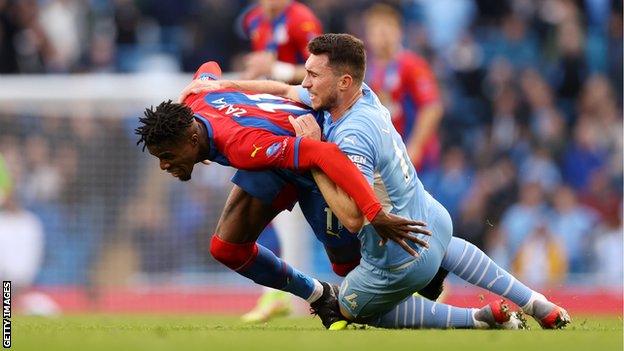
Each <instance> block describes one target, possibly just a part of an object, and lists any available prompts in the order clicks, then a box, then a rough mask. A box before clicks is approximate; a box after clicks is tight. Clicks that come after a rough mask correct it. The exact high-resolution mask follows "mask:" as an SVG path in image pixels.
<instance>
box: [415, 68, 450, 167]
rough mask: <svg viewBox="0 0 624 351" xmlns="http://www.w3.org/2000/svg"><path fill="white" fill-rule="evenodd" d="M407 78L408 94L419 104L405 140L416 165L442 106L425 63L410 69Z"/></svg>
mask: <svg viewBox="0 0 624 351" xmlns="http://www.w3.org/2000/svg"><path fill="white" fill-rule="evenodd" d="M410 72H411V77H410V79H409V81H410V83H409V86H410V87H409V88H410V95H411V97H412V99H413V100H414V101H415V102H416V104H417V105H418V106H419V108H418V115H417V116H413V118H416V123H414V124H413V126H412V131H411V133H410V138H409V140H407V142H406V147H407V154H408V156H409V157H410V159H411V160H412V162H413V163H414V165H416V166H417V167H418V166H419V165H420V163H421V162H422V158H423V151H424V148H425V145H426V143H427V141H428V140H429V139H430V138H431V137H432V136H433V135H435V133H436V132H437V130H438V126H439V125H440V121H441V120H442V115H443V112H444V111H443V108H442V103H441V102H440V99H439V93H438V86H437V83H436V80H435V77H434V75H433V73H432V72H431V70H430V68H429V66H428V65H426V63H423V66H422V67H417V68H414V69H412V70H410Z"/></svg>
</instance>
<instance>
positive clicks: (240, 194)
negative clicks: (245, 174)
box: [216, 185, 279, 243]
mask: <svg viewBox="0 0 624 351" xmlns="http://www.w3.org/2000/svg"><path fill="white" fill-rule="evenodd" d="M278 212H279V211H278V210H276V209H274V208H273V207H272V206H271V205H269V204H266V203H264V202H263V201H261V200H260V199H258V198H255V197H253V196H251V195H250V194H248V193H247V192H245V191H244V190H243V189H241V188H240V187H239V186H236V185H235V186H234V187H233V188H232V191H231V192H230V195H229V196H228V199H227V201H226V203H225V207H224V208H223V212H222V213H221V218H219V223H218V224H217V229H216V234H217V236H218V237H219V238H221V239H222V240H224V241H227V242H230V243H247V242H253V241H256V239H258V236H259V235H260V233H261V232H262V230H263V229H264V228H265V227H266V226H267V225H268V224H269V223H270V222H271V220H273V218H274V217H275V216H276V215H277V213H278Z"/></svg>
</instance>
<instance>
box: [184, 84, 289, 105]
mask: <svg viewBox="0 0 624 351" xmlns="http://www.w3.org/2000/svg"><path fill="white" fill-rule="evenodd" d="M219 89H237V90H244V91H250V92H254V93H258V94H271V95H277V96H281V97H285V98H288V99H291V100H294V101H297V102H301V99H300V98H299V94H298V93H297V88H296V86H294V85H288V84H286V83H282V82H278V81H274V80H200V79H195V80H193V81H192V82H191V83H189V85H187V86H186V87H185V88H184V89H183V90H182V92H181V93H180V97H179V98H178V102H183V101H184V99H186V97H187V96H189V95H190V94H199V93H201V92H205V91H213V90H219Z"/></svg>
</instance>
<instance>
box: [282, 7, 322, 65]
mask: <svg viewBox="0 0 624 351" xmlns="http://www.w3.org/2000/svg"><path fill="white" fill-rule="evenodd" d="M289 30H290V33H289V35H290V37H291V38H292V40H293V43H294V44H295V47H296V48H297V53H298V54H300V55H301V57H303V58H304V59H307V58H308V56H310V53H309V52H308V42H309V41H310V40H312V39H313V38H315V37H317V36H319V35H321V34H322V33H323V28H322V26H321V22H320V21H319V20H318V18H316V16H314V14H313V13H312V11H310V10H307V11H303V12H302V13H301V15H300V16H297V18H295V19H294V20H293V21H290V25H289Z"/></svg>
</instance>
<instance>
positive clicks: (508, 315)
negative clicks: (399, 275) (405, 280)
mask: <svg viewBox="0 0 624 351" xmlns="http://www.w3.org/2000/svg"><path fill="white" fill-rule="evenodd" d="M366 324H368V325H371V326H374V327H379V328H388V329H401V328H412V329H420V328H434V329H448V328H458V329H459V328H479V329H481V328H503V329H519V328H521V327H523V325H522V321H521V320H520V319H519V318H518V316H517V314H515V313H512V312H510V310H509V307H508V306H507V305H506V304H505V303H504V302H503V301H502V300H498V301H494V302H492V303H490V304H488V305H486V306H484V307H482V308H463V307H455V306H452V305H447V304H443V303H438V302H435V301H431V300H429V299H426V298H423V297H420V296H410V297H409V298H407V299H406V300H404V301H403V302H401V303H400V304H399V305H397V306H396V307H394V309H392V310H391V311H390V312H388V313H385V314H383V315H381V316H380V317H377V318H373V319H371V320H369V321H368V322H367V323H366Z"/></svg>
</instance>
